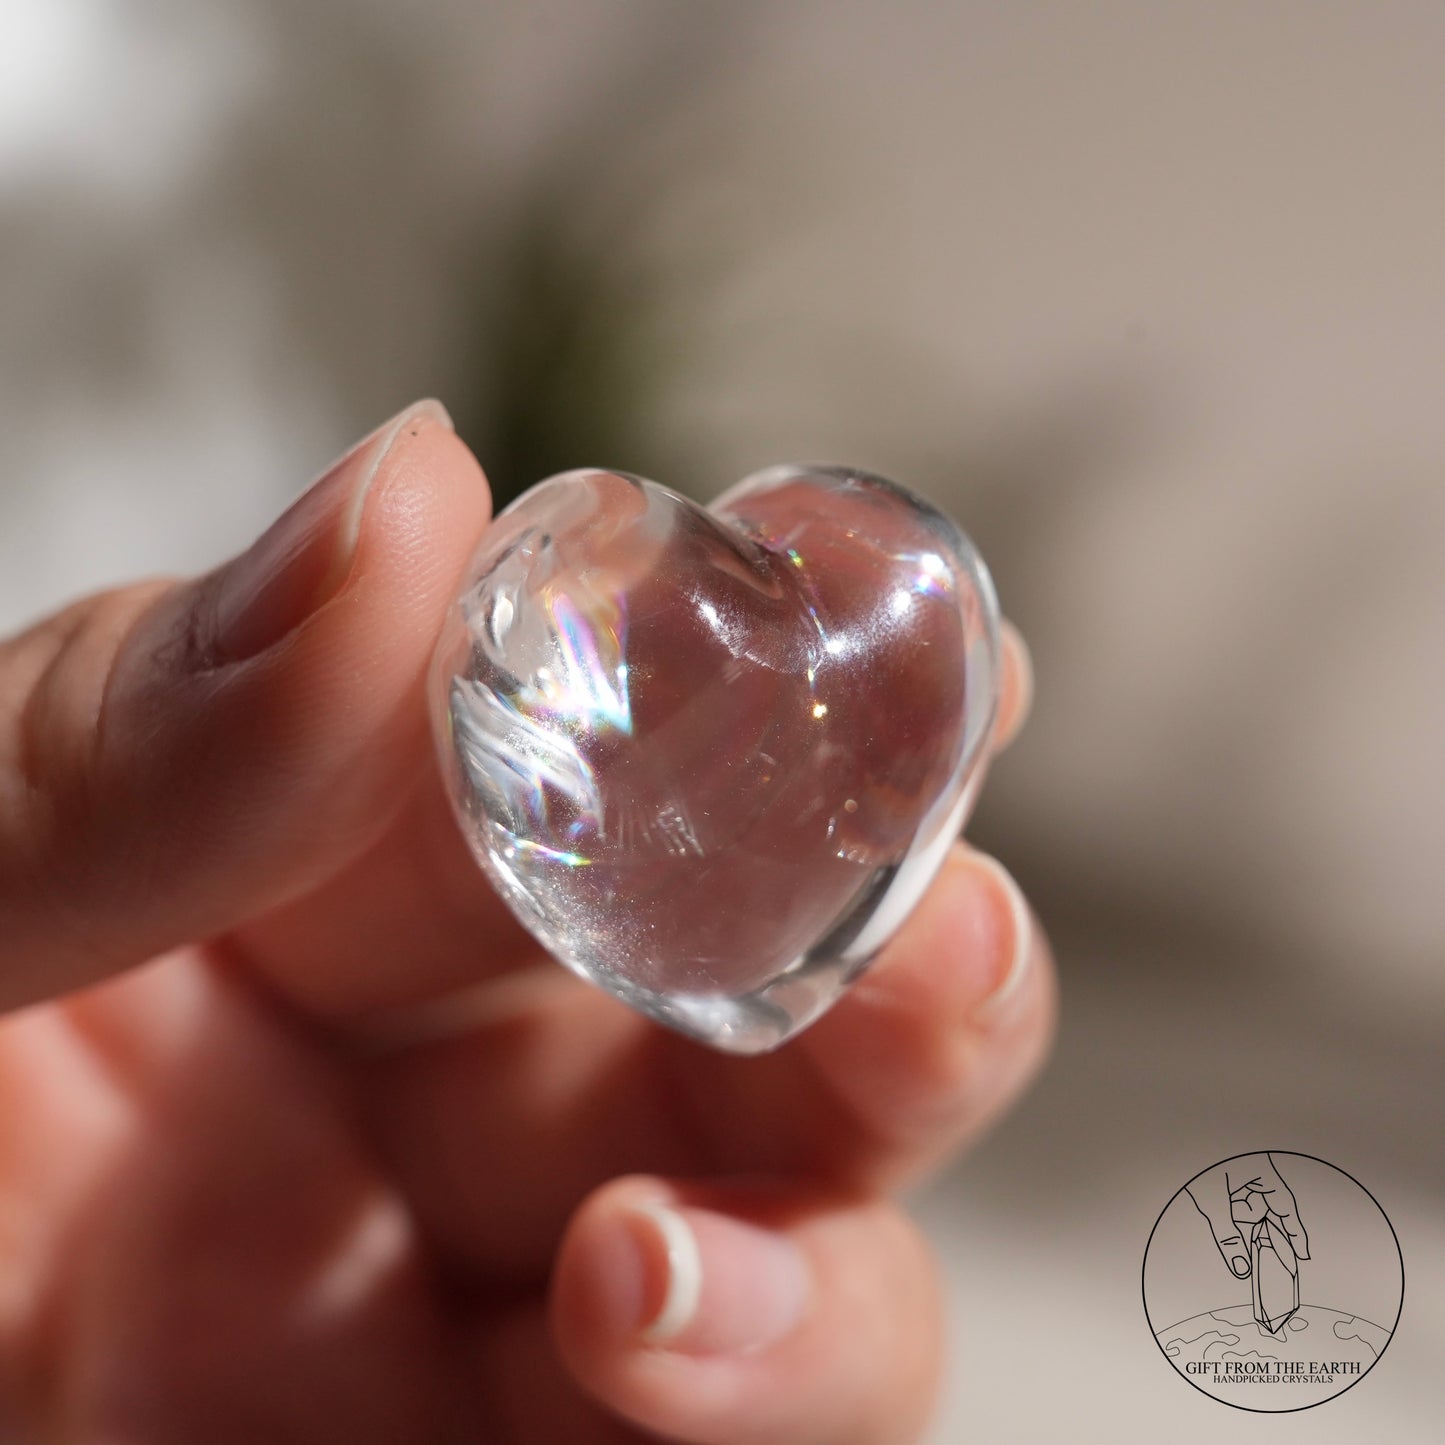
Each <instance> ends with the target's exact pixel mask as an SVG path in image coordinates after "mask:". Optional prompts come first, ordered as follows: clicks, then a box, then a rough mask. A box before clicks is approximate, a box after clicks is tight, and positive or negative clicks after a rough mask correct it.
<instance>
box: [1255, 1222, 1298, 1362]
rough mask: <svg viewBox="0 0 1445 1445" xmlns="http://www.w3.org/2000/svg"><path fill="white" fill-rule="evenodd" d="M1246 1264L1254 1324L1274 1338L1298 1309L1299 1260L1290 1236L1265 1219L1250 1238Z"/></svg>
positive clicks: (1257, 1225) (1256, 1226)
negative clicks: (1252, 1303)
mask: <svg viewBox="0 0 1445 1445" xmlns="http://www.w3.org/2000/svg"><path fill="white" fill-rule="evenodd" d="M1249 1263H1250V1281H1251V1285H1252V1291H1253V1295H1254V1319H1255V1323H1256V1324H1258V1325H1259V1327H1260V1329H1262V1330H1266V1331H1268V1332H1269V1333H1270V1334H1272V1335H1277V1334H1279V1333H1281V1331H1283V1329H1284V1327H1285V1324H1286V1322H1287V1321H1288V1320H1289V1318H1290V1316H1291V1315H1292V1314H1294V1312H1295V1311H1296V1310H1297V1309H1299V1260H1298V1259H1297V1258H1296V1257H1295V1252H1294V1246H1293V1245H1292V1244H1291V1243H1290V1240H1289V1236H1288V1235H1287V1234H1286V1233H1285V1232H1284V1230H1282V1229H1281V1228H1280V1227H1279V1226H1278V1225H1277V1224H1276V1223H1275V1222H1274V1221H1273V1220H1272V1219H1270V1218H1268V1217H1266V1218H1264V1219H1261V1220H1260V1221H1259V1223H1258V1224H1256V1225H1255V1226H1254V1230H1253V1232H1252V1233H1251V1235H1250V1242H1249Z"/></svg>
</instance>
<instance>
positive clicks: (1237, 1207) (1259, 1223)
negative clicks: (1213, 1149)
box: [1187, 1154, 1310, 1336]
mask: <svg viewBox="0 0 1445 1445" xmlns="http://www.w3.org/2000/svg"><path fill="white" fill-rule="evenodd" d="M1187 1188H1188V1190H1189V1197H1190V1198H1191V1199H1192V1200H1193V1201H1194V1207H1195V1208H1196V1209H1197V1210H1198V1211H1199V1212H1200V1214H1202V1215H1203V1216H1204V1219H1205V1222H1206V1223H1207V1224H1208V1225H1209V1230H1210V1233H1211V1234H1213V1236H1214V1242H1215V1244H1217V1245H1218V1246H1219V1253H1220V1256H1221V1257H1222V1258H1223V1260H1224V1264H1225V1268H1226V1269H1228V1270H1229V1272H1230V1273H1231V1274H1232V1275H1233V1276H1234V1277H1235V1278H1236V1279H1248V1280H1249V1281H1250V1290H1251V1294H1252V1302H1253V1306H1254V1319H1255V1323H1256V1324H1257V1325H1258V1326H1259V1327H1260V1329H1262V1330H1264V1331H1265V1332H1266V1333H1267V1334H1270V1335H1275V1336H1278V1335H1280V1334H1281V1333H1282V1332H1283V1330H1284V1327H1285V1324H1286V1323H1287V1322H1288V1320H1289V1319H1290V1317H1291V1316H1292V1315H1293V1314H1294V1313H1295V1312H1296V1311H1297V1310H1298V1309H1299V1307H1300V1290H1299V1264H1300V1261H1301V1260H1305V1259H1308V1258H1309V1257H1310V1245H1309V1236H1308V1235H1307V1234H1306V1233H1305V1229H1304V1225H1303V1224H1301V1223H1300V1217H1299V1207H1298V1205H1296V1203H1295V1197H1294V1193H1293V1191H1292V1190H1291V1189H1290V1187H1289V1185H1288V1184H1286V1183H1285V1181H1284V1179H1283V1178H1282V1177H1281V1176H1280V1172H1279V1170H1278V1168H1276V1166H1275V1162H1274V1160H1273V1159H1272V1158H1271V1157H1270V1156H1269V1155H1268V1154H1244V1155H1241V1156H1239V1157H1238V1158H1236V1159H1228V1160H1226V1161H1225V1162H1224V1163H1222V1164H1217V1165H1216V1166H1215V1167H1214V1168H1213V1169H1209V1170H1206V1171H1205V1172H1204V1173H1203V1174H1201V1175H1199V1177H1198V1178H1196V1179H1194V1180H1192V1181H1191V1182H1190V1183H1189V1185H1188V1186H1187Z"/></svg>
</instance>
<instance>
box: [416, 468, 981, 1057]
mask: <svg viewBox="0 0 1445 1445" xmlns="http://www.w3.org/2000/svg"><path fill="white" fill-rule="evenodd" d="M998 657H999V644H998V605H997V602H996V600H995V597H994V592H993V585H992V583H991V581H990V580H989V576H988V571H987V569H986V568H985V567H984V565H983V562H982V560H981V559H980V558H979V556H978V554H977V552H976V551H975V550H974V548H973V546H972V544H971V543H970V542H969V540H968V538H967V537H965V536H964V535H963V533H962V532H960V531H959V529H958V528H957V527H956V526H955V525H954V524H953V522H951V521H950V520H949V519H948V518H947V517H945V516H944V515H943V514H942V513H941V512H939V511H938V510H936V509H935V508H934V507H932V506H931V505H929V504H928V503H927V502H925V501H923V500H922V499H921V498H919V497H916V496H914V495H913V494H911V493H910V492H908V491H906V490H904V489H903V488H902V487H899V486H897V485H896V484H895V483H892V482H889V481H885V480H884V479H883V478H881V477H876V476H870V475H868V474H867V473H864V472H857V471H851V470H846V469H843V468H833V467H774V468H771V469H769V470H767V471H764V472H759V473H758V474H756V475H755V476H752V477H750V478H748V479H747V480H746V481H744V482H742V483H740V484H739V485H738V486H736V487H734V488H732V489H731V490H730V491H728V492H727V493H725V494H724V495H723V496H722V497H721V498H719V500H718V501H717V502H715V503H714V504H713V505H712V506H711V507H710V508H707V509H704V508H703V507H700V506H698V505H697V504H696V503H694V502H691V501H689V500H688V499H687V498H685V497H682V496H679V495H678V494H677V493H675V492H671V491H669V490H667V488H665V487H660V486H657V485H656V484H655V483H653V482H648V481H642V480H640V479H639V478H636V477H630V476H626V475H624V474H622V473H618V472H608V471H599V470H586V471H575V472H567V473H565V474H564V475H562V476H557V477H552V478H551V479H550V480H548V481H545V482H542V483H541V484H539V485H538V486H536V487H534V488H532V490H531V491H529V492H527V493H526V494H525V495H523V496H522V497H519V498H518V499H517V500H516V501H515V502H513V503H512V505H511V506H509V507H508V508H506V510H505V511H503V512H502V513H500V514H499V515H498V517H497V518H496V520H495V521H494V522H493V523H492V525H491V527H490V528H489V529H488V530H487V532H486V534H485V536H484V537H483V539H482V543H481V546H480V547H479V549H478V551H477V553H476V556H475V557H474V558H473V561H472V566H471V569H470V574H469V577H468V580H467V582H466V586H465V590H464V591H463V593H462V596H461V598H460V601H459V603H458V605H457V606H456V607H455V608H454V609H453V612H452V615H451V617H450V619H449V621H448V623H447V626H446V630H445V633H444V635H443V637H442V638H441V641H440V644H439V646H438V649H437V655H436V660H435V664H434V667H433V673H432V682H431V697H432V704H433V711H434V716H435V719H436V724H437V732H438V739H439V746H440V751H441V756H442V763H443V767H444V768H445V770H446V773H447V777H448V780H449V783H450V789H451V794H452V798H453V800H454V802H455V805H456V811H457V816H458V818H459V820H460V822H461V825H462V828H463V830H464V831H465V833H466V836H467V840H468V842H469V843H470V844H471V847H472V849H473V851H474V852H475V854H476V856H477V859H478V861H479V862H480V863H481V866H482V868H483V869H484V870H485V872H486V873H487V875H488V876H489V877H490V878H491V880H492V882H493V883H494V884H495V885H496V887H497V889H498V890H499V891H500V893H501V895H502V897H503V898H504V899H506V901H507V903H508V904H509V905H510V906H511V908H512V910H513V912H514V913H516V915H517V917H518V918H519V919H521V921H522V922H523V923H524V924H525V925H526V926H527V927H528V928H529V929H531V931H532V932H533V933H534V934H535V935H536V937H537V938H538V939H539V940H540V941H541V943H542V944H543V945H544V946H545V947H546V948H547V949H548V950H549V951H550V952H551V953H552V954H553V955H555V956H556V957H557V958H558V959H559V960H561V961H562V962H563V963H565V964H567V965H568V966H569V967H570V968H572V969H574V970H575V971H576V972H578V973H580V974H582V975H583V976H584V977H586V978H589V979H591V980H592V981H593V982H594V983H596V984H599V985H600V986H601V987H603V988H605V989H607V990H608V991H610V992H611V993H613V994H616V995H617V996H618V997H619V998H621V999H623V1000H624V1001H625V1002H627V1003H629V1004H631V1005H632V1006H633V1007H635V1008H638V1009H640V1010H642V1011H643V1012H645V1013H647V1014H649V1015H651V1016H652V1017H654V1018H656V1019H658V1020H660V1021H662V1022H663V1023H665V1024H668V1025H670V1026H672V1027H673V1028H676V1029H679V1030H681V1031H682V1032H684V1033H687V1034H690V1035H692V1036H693V1037H695V1038H698V1039H701V1040H703V1041H704V1042H706V1043H709V1044H712V1045H714V1046H715V1047H717V1048H721V1049H726V1050H729V1051H731V1052H736V1053H756V1052H759V1051H761V1050H764V1049H768V1048H772V1047H774V1046H776V1045H777V1044H780V1043H782V1042H783V1041H784V1040H785V1039H787V1038H789V1037H791V1036H792V1035H793V1034H794V1033H796V1032H797V1031H798V1030H799V1029H801V1028H803V1027H804V1026H805V1025H806V1024H808V1023H810V1022H812V1020H814V1019H815V1018H817V1017H818V1015H819V1014H821V1013H822V1012H823V1011H824V1010H825V1009H826V1008H828V1006H829V1005H830V1004H831V1003H833V1001H834V1000H835V999H837V997H838V996H839V995H840V994H841V993H842V992H843V990H844V989H845V988H846V987H847V985H848V984H849V983H850V982H851V981H852V980H853V979H854V978H855V977H856V976H857V975H858V974H859V972H860V971H861V970H862V969H863V967H864V966H865V965H866V964H867V963H868V961H869V960H870V959H871V958H872V957H873V955H874V954H876V953H877V951H878V949H879V948H880V947H881V945H882V944H883V943H884V942H885V941H886V940H887V939H888V938H889V936H890V935H891V934H892V933H893V932H894V931H895V930H896V929H897V928H898V926H899V924H900V923H902V921H903V920H904V918H905V917H906V916H907V915H908V913H909V911H910V910H911V909H912V908H913V906H914V904H915V903H916V902H917V901H918V898H919V896H920V894H921V893H922V892H923V890H924V888H925V887H926V886H927V884H928V883H929V881H930V879H931V878H932V877H933V875H934V874H935V872H936V871H937V869H938V867H939V865H940V863H941V862H942V860H943V856H944V854H945V852H946V851H947V849H948V845H949V843H950V842H951V841H952V840H953V839H954V837H955V836H956V835H957V834H958V832H959V830H960V828H961V827H962V826H963V821H964V818H965V816H966V815H967V812H968V809H969V807H970V806H971V804H972V801H973V798H974V796H975V794H976V792H977V785H978V783H979V782H980V780H981V778H982V773H983V768H984V764H985V760H986V754H987V750H988V742H989V735H990V733H991V730H992V726H993V720H994V715H995V712H996V707H997V695H998Z"/></svg>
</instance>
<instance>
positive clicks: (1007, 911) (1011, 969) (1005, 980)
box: [969, 853, 1033, 1020]
mask: <svg viewBox="0 0 1445 1445" xmlns="http://www.w3.org/2000/svg"><path fill="white" fill-rule="evenodd" d="M969 861H970V865H971V866H972V867H974V868H977V869H978V870H979V871H980V872H981V873H983V874H985V875H986V876H987V877H988V879H989V882H990V885H991V887H992V890H993V894H994V902H995V903H996V904H997V906H998V910H999V914H1000V925H1001V929H1002V930H1003V931H1005V933H1006V936H1007V939H1008V942H1007V944H1006V945H1005V946H1004V947H1003V948H1001V949H1000V950H999V951H1000V954H1001V955H1002V957H1003V958H1004V959H1005V960H1006V962H1005V964H1004V967H1003V969H1002V970H1001V971H1000V973H999V975H998V979H997V981H996V982H995V984H994V986H993V988H992V989H991V990H990V991H989V993H988V994H986V995H985V996H984V998H983V999H982V1000H981V1001H980V1002H979V1004H978V1005H977V1007H976V1008H975V1009H974V1017H975V1018H979V1019H983V1020H992V1019H997V1018H1001V1017H1002V1016H1003V1015H1004V1014H1006V1013H1007V1011H1008V1005H1009V1003H1010V1002H1011V1001H1012V1000H1013V999H1014V998H1016V997H1017V996H1018V994H1019V990H1020V988H1021V986H1022V984H1023V981H1024V977H1025V975H1026V974H1027V973H1028V971H1029V960H1030V959H1031V958H1032V957H1033V948H1032V946H1031V944H1032V935H1033V920H1032V915H1031V914H1030V913H1029V906H1028V903H1027V902H1026V901H1025V900H1024V895H1023V890H1022V889H1020V887H1019V886H1018V884H1017V883H1016V882H1015V881H1014V877H1013V874H1012V873H1010V872H1009V871H1008V869H1007V868H1005V867H1004V866H1003V864H1002V863H1000V862H999V861H998V859H997V858H991V857H990V856H989V855H988V854H987V853H975V854H974V855H973V856H972V857H971V859H970V860H969Z"/></svg>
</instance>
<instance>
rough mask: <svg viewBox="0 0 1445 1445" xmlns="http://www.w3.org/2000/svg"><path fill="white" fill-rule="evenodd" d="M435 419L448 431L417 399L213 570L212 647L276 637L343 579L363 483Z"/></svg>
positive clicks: (438, 411)
mask: <svg viewBox="0 0 1445 1445" xmlns="http://www.w3.org/2000/svg"><path fill="white" fill-rule="evenodd" d="M428 422H435V423H438V424H440V425H442V426H445V427H447V428H448V430H450V429H451V425H452V422H451V418H450V417H449V416H448V415H447V412H446V408H445V407H443V406H442V404H441V403H440V402H438V401H431V400H427V401H419V402H416V403H415V404H413V405H412V406H409V407H407V408H406V410H405V411H402V412H399V413H398V414H397V415H396V416H394V417H392V419H391V420H390V421H388V422H385V423H383V425H381V426H379V427H378V428H377V429H376V430H375V431H374V432H372V433H371V434H370V435H369V436H367V437H364V438H363V439H362V440H361V441H359V442H358V443H357V444H356V445H355V446H354V447H353V448H352V449H351V450H350V451H349V452H347V453H346V455H345V456H343V457H342V458H341V459H340V460H339V461H337V462H335V463H334V464H333V465H332V466H331V467H330V468H329V469H328V470H327V471H326V472H325V473H324V474H323V475H322V476H320V477H319V478H317V480H316V481H314V482H313V483H312V484H311V485H310V486H309V487H307V489H306V490H305V491H304V492H302V494H301V495H300V496H299V497H298V498H297V499H296V500H295V501H294V502H293V503H292V504H291V505H290V506H289V507H288V508H287V509H286V510H285V511H284V512H283V513H282V514H281V515H280V517H278V518H277V519H276V521H275V522H273V523H272V524H271V526H270V527H268V528H267V529H266V531H265V532H264V533H262V535H261V537H260V538H259V540H257V541H256V542H255V543H253V544H252V546H251V547H250V548H249V549H248V550H247V551H245V552H243V553H242V554H241V555H240V556H239V557H237V558H236V559H235V561H233V562H231V563H229V564H228V565H227V566H226V567H225V568H224V569H223V571H222V572H221V574H220V576H219V579H218V584H217V591H216V594H215V612H214V620H213V626H214V631H213V634H212V650H213V652H214V654H215V656H216V657H217V658H218V659H219V660H221V661H227V662H238V661H240V660H242V659H244V658H248V657H254V656H255V655H256V654H257V653H258V652H263V651H265V649H266V648H268V647H270V646H272V645H273V644H275V643H277V642H279V641H280V640H281V639H282V638H283V637H285V636H286V634H287V633H289V632H290V631H292V629H293V628H295V627H297V626H298V625H299V624H300V623H301V622H303V621H304V620H305V619H306V618H307V617H309V616H310V615H311V614H312V613H313V612H314V611H316V609H317V608H318V607H320V606H321V605H322V604H323V603H324V602H326V601H328V600H329V599H330V598H331V597H332V596H334V595H335V593H336V592H337V591H338V589H339V588H340V586H341V584H342V582H344V581H345V579H346V575H347V573H348V572H349V571H350V569H351V559H352V555H353V554H354V552H355V551H356V543H357V540H358V538H359V537H360V535H361V516H362V510H363V508H364V507H365V505H366V498H367V494H368V493H369V491H370V490H371V484H372V482H373V481H374V480H375V479H376V476H377V474H378V473H379V472H380V471H381V468H382V465H383V464H384V463H385V461H386V459H387V457H388V456H389V455H390V453H391V451H392V449H393V448H394V447H395V446H396V444H397V442H398V440H399V439H400V438H402V437H403V436H409V435H415V433H416V431H417V429H418V427H419V426H421V425H422V424H424V423H428Z"/></svg>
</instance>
